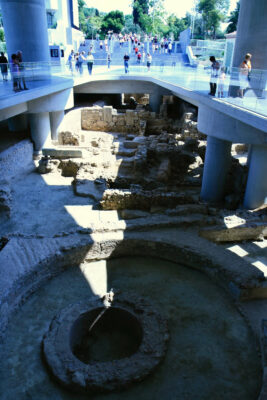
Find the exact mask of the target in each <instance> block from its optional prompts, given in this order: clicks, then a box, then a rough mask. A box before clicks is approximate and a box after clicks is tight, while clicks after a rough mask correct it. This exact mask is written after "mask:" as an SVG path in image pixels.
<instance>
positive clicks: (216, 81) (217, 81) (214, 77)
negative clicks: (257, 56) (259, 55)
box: [209, 53, 252, 98]
mask: <svg viewBox="0 0 267 400" xmlns="http://www.w3.org/2000/svg"><path fill="white" fill-rule="evenodd" d="M251 57H252V55H251V54H250V53H247V54H246V55H245V57H244V60H243V61H242V63H241V64H240V66H239V87H238V91H237V95H238V96H239V97H241V98H243V97H244V93H245V90H246V89H247V88H248V87H249V81H250V76H251V68H252V66H251ZM210 62H211V76H210V92H209V95H210V96H213V97H214V96H215V95H216V91H217V85H218V97H220V98H221V97H224V82H225V78H226V74H225V67H224V66H221V65H220V63H219V62H218V61H217V60H216V58H215V57H214V56H211V57H210Z"/></svg>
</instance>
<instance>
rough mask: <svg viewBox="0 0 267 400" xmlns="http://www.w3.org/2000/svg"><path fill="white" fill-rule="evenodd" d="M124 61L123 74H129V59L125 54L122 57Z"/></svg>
mask: <svg viewBox="0 0 267 400" xmlns="http://www.w3.org/2000/svg"><path fill="white" fill-rule="evenodd" d="M123 60H124V69H125V74H127V73H129V60H130V57H129V56H128V54H127V53H125V56H124V57H123Z"/></svg>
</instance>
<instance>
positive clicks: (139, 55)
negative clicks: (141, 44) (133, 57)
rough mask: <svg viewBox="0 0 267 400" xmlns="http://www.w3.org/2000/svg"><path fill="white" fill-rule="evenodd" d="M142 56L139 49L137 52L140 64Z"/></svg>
mask: <svg viewBox="0 0 267 400" xmlns="http://www.w3.org/2000/svg"><path fill="white" fill-rule="evenodd" d="M141 58H142V54H141V51H138V53H137V64H138V65H140V64H141Z"/></svg>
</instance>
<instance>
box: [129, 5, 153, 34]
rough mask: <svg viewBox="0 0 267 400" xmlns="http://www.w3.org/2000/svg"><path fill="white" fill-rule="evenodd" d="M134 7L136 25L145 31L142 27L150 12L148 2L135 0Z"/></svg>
mask: <svg viewBox="0 0 267 400" xmlns="http://www.w3.org/2000/svg"><path fill="white" fill-rule="evenodd" d="M132 7H133V21H134V24H136V25H140V27H141V28H142V29H144V28H145V27H144V26H142V24H143V16H144V15H148V11H149V2H148V0H133V3H132Z"/></svg>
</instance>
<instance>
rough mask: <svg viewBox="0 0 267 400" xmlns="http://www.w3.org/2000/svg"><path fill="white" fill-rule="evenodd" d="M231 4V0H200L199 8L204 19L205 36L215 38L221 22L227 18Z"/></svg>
mask: <svg viewBox="0 0 267 400" xmlns="http://www.w3.org/2000/svg"><path fill="white" fill-rule="evenodd" d="M229 5H230V1H229V0H199V3H198V7H197V9H198V12H199V13H200V14H201V16H202V19H203V28H204V29H203V30H204V36H212V37H213V38H214V39H215V37H216V31H217V30H218V28H219V26H220V23H221V22H222V21H224V20H225V18H226V14H227V12H228V10H229Z"/></svg>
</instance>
